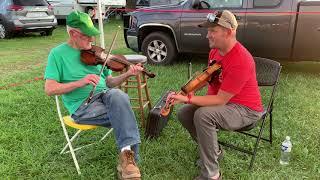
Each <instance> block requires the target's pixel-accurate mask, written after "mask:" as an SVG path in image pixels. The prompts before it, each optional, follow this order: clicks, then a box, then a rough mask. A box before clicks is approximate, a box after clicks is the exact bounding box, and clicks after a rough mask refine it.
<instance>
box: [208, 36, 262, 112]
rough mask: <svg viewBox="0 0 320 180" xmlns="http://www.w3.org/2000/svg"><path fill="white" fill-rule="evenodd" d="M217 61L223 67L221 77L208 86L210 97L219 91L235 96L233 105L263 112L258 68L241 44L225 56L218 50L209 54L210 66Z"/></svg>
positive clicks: (232, 101)
mask: <svg viewBox="0 0 320 180" xmlns="http://www.w3.org/2000/svg"><path fill="white" fill-rule="evenodd" d="M213 60H216V61H217V63H218V64H220V65H221V69H222V71H221V73H220V75H219V77H217V78H215V79H213V80H212V81H211V83H210V84H209V86H208V92H207V94H208V95H216V94H217V93H218V91H219V89H221V90H223V91H226V92H228V93H231V94H234V96H233V97H232V98H231V99H230V100H229V102H231V103H236V104H240V105H243V106H247V107H249V108H250V109H252V110H255V111H258V112H262V111H263V106H262V102H261V96H260V91H259V87H258V82H257V79H256V67H255V63H254V60H253V57H252V55H251V54H250V53H249V52H248V51H247V49H246V48H245V47H243V46H242V45H241V44H240V43H239V42H237V43H236V44H235V46H234V47H233V48H232V49H231V50H230V51H229V52H228V53H227V54H226V55H224V56H221V55H220V53H219V51H218V49H212V50H211V51H210V54H209V64H210V63H211V61H213Z"/></svg>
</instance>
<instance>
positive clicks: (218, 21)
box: [198, 10, 238, 30]
mask: <svg viewBox="0 0 320 180" xmlns="http://www.w3.org/2000/svg"><path fill="white" fill-rule="evenodd" d="M217 25H220V26H222V27H225V28H228V29H233V30H236V29H237V27H238V22H237V20H236V17H235V16H234V14H232V12H230V11H228V10H223V11H215V12H214V13H209V14H208V16H207V21H205V22H203V23H201V24H199V25H198V26H199V27H214V26H217Z"/></svg>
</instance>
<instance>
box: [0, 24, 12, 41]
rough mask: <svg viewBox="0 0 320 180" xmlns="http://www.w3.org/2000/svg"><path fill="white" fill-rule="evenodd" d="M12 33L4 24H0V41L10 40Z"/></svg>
mask: <svg viewBox="0 0 320 180" xmlns="http://www.w3.org/2000/svg"><path fill="white" fill-rule="evenodd" d="M11 36H12V33H11V32H10V31H9V30H8V27H7V26H6V25H5V24H4V23H0V39H9V38H11Z"/></svg>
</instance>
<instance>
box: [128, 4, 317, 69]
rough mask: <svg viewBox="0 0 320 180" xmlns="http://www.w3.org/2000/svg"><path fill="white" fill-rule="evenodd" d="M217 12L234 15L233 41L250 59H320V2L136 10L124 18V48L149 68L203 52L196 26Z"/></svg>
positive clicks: (203, 34)
mask: <svg viewBox="0 0 320 180" xmlns="http://www.w3.org/2000/svg"><path fill="white" fill-rule="evenodd" d="M220 9H228V10H230V11H231V12H233V13H234V14H235V15H236V18H237V20H238V24H239V27H238V32H237V39H238V40H239V41H240V42H241V43H242V44H243V45H244V46H245V47H247V49H248V50H249V51H250V52H251V53H252V54H253V55H254V56H261V57H267V58H272V59H287V60H292V61H302V60H303V61H310V60H311V61H320V0H180V1H175V3H173V4H167V5H162V6H153V7H146V8H141V9H137V10H136V11H134V12H131V13H128V14H127V15H126V16H125V17H124V36H125V41H126V44H127V46H128V47H129V48H131V49H133V50H134V51H137V52H143V54H145V55H146V56H147V57H148V61H149V63H153V64H170V63H172V62H174V60H175V59H176V57H177V55H178V54H179V53H208V51H209V46H208V40H207V39H206V34H207V30H206V29H204V28H199V27H198V26H197V25H198V24H199V23H200V22H202V21H205V19H206V16H207V14H208V13H210V12H213V11H215V10H220Z"/></svg>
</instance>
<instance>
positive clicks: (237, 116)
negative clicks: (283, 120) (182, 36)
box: [168, 10, 263, 179]
mask: <svg viewBox="0 0 320 180" xmlns="http://www.w3.org/2000/svg"><path fill="white" fill-rule="evenodd" d="M237 26H238V23H237V20H236V18H235V16H234V15H233V14H232V13H231V12H230V11H227V10H223V11H215V12H214V13H210V14H208V16H207V21H206V22H203V23H202V24H200V25H199V27H206V28H208V34H207V38H208V40H209V46H210V48H211V51H210V54H209V62H208V64H210V63H211V62H212V61H214V60H215V61H216V62H217V63H218V64H220V65H221V73H220V75H219V76H217V77H215V78H213V79H212V80H211V81H210V82H209V83H208V91H207V94H206V95H205V96H196V95H190V94H189V95H188V96H183V95H176V94H171V95H169V97H168V101H172V102H173V103H175V104H176V103H187V104H186V105H184V106H182V108H181V109H180V110H179V112H178V119H179V121H180V122H181V124H182V125H183V126H184V127H185V128H186V129H187V130H188V131H189V133H190V134H191V136H192V138H193V139H194V140H195V141H196V142H197V143H198V145H199V151H200V161H199V163H200V167H201V173H200V175H199V176H198V177H197V178H196V179H220V178H221V176H220V172H219V163H218V157H220V156H221V155H222V154H221V153H222V151H221V150H220V148H219V145H218V138H217V130H218V129H223V130H230V131H234V130H238V129H241V128H243V127H246V126H250V125H252V124H253V123H255V122H256V121H257V120H258V119H260V117H261V116H262V111H263V107H262V102H261V96H260V91H259V87H258V83H257V79H256V70H255V63H254V60H253V57H252V55H251V54H250V53H249V52H248V51H247V49H246V48H245V47H243V46H242V45H241V44H240V43H239V42H238V41H237V39H236V30H237ZM192 94H193V93H192Z"/></svg>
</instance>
